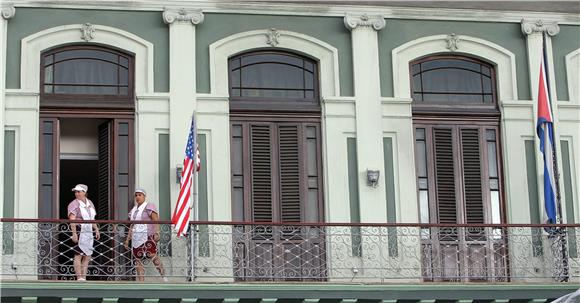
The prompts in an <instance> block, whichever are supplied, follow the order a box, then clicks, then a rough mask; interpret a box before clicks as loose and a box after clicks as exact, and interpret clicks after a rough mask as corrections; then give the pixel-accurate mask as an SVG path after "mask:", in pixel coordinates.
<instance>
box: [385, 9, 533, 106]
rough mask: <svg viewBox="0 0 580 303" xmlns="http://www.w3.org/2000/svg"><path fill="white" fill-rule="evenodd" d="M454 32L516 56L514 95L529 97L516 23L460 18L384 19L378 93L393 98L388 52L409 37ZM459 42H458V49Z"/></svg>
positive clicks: (522, 43) (521, 38) (523, 46)
mask: <svg viewBox="0 0 580 303" xmlns="http://www.w3.org/2000/svg"><path fill="white" fill-rule="evenodd" d="M451 33H456V34H458V35H459V38H460V39H461V35H467V36H472V37H476V38H481V39H485V40H488V41H491V42H493V43H496V44H498V45H500V46H502V47H504V48H506V49H508V50H509V51H511V52H512V53H514V54H515V56H516V72H517V84H518V97H519V99H521V100H530V99H531V96H530V85H529V79H528V76H527V75H528V65H527V51H526V39H525V37H524V35H523V34H522V30H521V26H520V24H519V23H488V22H460V21H425V20H399V19H388V20H387V26H386V27H385V28H384V29H383V30H381V31H380V32H379V52H380V53H379V64H380V72H381V95H382V96H384V97H393V66H392V63H391V62H392V56H391V51H392V50H393V49H394V48H396V47H398V46H400V45H402V44H404V43H407V42H409V41H411V40H415V39H418V38H421V37H425V36H432V35H442V34H444V35H446V34H451ZM460 50H461V42H459V51H460Z"/></svg>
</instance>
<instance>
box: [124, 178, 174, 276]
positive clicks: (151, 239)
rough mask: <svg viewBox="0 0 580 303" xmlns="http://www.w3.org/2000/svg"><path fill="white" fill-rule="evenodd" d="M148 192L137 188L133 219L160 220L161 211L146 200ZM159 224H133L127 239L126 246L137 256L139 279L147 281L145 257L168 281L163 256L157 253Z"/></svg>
mask: <svg viewBox="0 0 580 303" xmlns="http://www.w3.org/2000/svg"><path fill="white" fill-rule="evenodd" d="M146 197H147V194H146V192H145V190H144V189H140V188H138V189H136V190H135V206H133V209H132V210H131V211H130V212H129V220H131V221H159V213H158V212H157V207H156V206H155V204H153V203H150V202H148V201H146ZM159 239H160V237H159V225H158V224H131V226H130V227H129V235H128V236H127V240H125V248H127V249H129V241H131V249H132V252H133V257H134V258H135V269H136V272H137V281H145V276H144V274H145V268H144V267H143V259H146V258H147V259H151V260H152V261H153V264H154V265H155V267H156V268H157V271H159V274H160V275H161V277H163V281H165V282H167V278H166V277H165V269H164V268H163V263H161V258H159V255H157V242H159Z"/></svg>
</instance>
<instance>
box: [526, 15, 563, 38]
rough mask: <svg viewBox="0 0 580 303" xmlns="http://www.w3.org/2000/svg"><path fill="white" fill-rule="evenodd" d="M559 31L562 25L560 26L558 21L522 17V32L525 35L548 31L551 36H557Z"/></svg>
mask: <svg viewBox="0 0 580 303" xmlns="http://www.w3.org/2000/svg"><path fill="white" fill-rule="evenodd" d="M559 32H560V27H559V26H558V22H555V21H552V22H546V21H543V20H541V19H538V20H529V19H522V33H524V35H531V34H543V33H547V34H548V35H550V36H556V35H557V34H558V33H559Z"/></svg>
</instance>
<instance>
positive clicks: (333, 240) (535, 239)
mask: <svg viewBox="0 0 580 303" xmlns="http://www.w3.org/2000/svg"><path fill="white" fill-rule="evenodd" d="M71 222H76V223H77V224H80V223H83V222H84V221H68V220H36V219H2V220H1V225H0V227H1V231H2V232H1V233H0V234H1V235H2V264H1V266H2V268H1V269H2V270H1V279H2V281H3V282H9V281H11V282H12V281H30V282H32V281H39V280H41V281H42V280H49V281H53V280H74V279H75V271H74V268H73V262H72V259H73V255H74V252H73V248H74V243H73V242H72V240H71V239H70V237H71V232H70V226H71V225H70V223H71ZM93 222H97V223H98V225H99V231H100V239H99V240H96V241H95V242H94V248H95V251H94V253H93V259H92V261H91V263H90V265H89V268H88V275H87V279H88V280H97V281H111V282H114V281H119V282H123V283H131V282H132V281H134V280H135V275H136V270H135V265H136V264H135V261H136V259H135V256H133V255H132V251H131V249H130V248H129V249H127V248H125V246H124V245H123V243H124V241H125V239H126V237H127V232H128V230H129V226H130V224H131V222H129V221H93ZM132 223H139V224H149V223H151V222H150V221H146V222H132ZM157 227H158V228H159V231H160V240H159V242H158V243H157V248H158V255H159V256H160V259H161V261H162V263H163V267H164V270H165V275H166V277H167V279H168V280H169V282H170V283H192V282H198V283H206V282H207V283H214V282H221V283H241V282H260V283H289V282H293V283H296V282H302V283H304V282H308V283H322V284H336V283H340V284H344V283H346V284H351V283H352V284H360V283H364V284H393V283H399V284H400V283H415V284H416V283H423V284H429V283H431V284H433V283H447V282H453V283H458V282H460V283H465V282H478V283H494V284H496V283H502V284H510V283H541V284H558V283H561V282H576V283H577V282H578V281H580V258H579V257H578V248H577V246H578V243H579V242H580V230H579V228H580V225H558V226H556V227H555V226H549V225H531V224H528V225H512V224H509V225H507V224H504V225H478V226H474V225H452V226H449V225H437V224H431V225H430V224H331V223H316V224H308V223H304V224H278V223H264V224H257V223H243V222H195V223H192V226H191V227H193V229H194V230H195V233H190V234H189V235H187V236H185V237H179V238H178V237H176V236H175V233H174V232H172V230H171V225H170V222H165V221H161V222H159V223H158V224H157ZM191 229H192V228H190V230H191ZM143 263H144V267H145V273H144V277H145V281H146V282H162V280H161V276H160V274H159V273H158V272H157V270H155V266H154V265H153V264H152V261H151V259H148V258H145V259H144V260H143Z"/></svg>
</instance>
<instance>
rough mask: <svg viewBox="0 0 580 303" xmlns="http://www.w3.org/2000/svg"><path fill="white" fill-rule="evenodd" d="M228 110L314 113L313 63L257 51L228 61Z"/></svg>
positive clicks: (315, 74) (315, 80)
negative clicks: (306, 111)
mask: <svg viewBox="0 0 580 303" xmlns="http://www.w3.org/2000/svg"><path fill="white" fill-rule="evenodd" d="M229 71H230V72H229V81H230V100H231V101H232V104H231V106H230V108H232V109H234V110H235V109H280V110H299V111H303V110H305V109H307V110H313V109H314V110H316V109H319V108H320V106H319V102H318V99H319V97H318V95H319V93H318V69H317V62H316V61H314V60H312V59H309V58H306V57H303V56H299V55H296V54H293V53H287V52H272V51H259V52H250V53H244V54H240V55H237V56H234V57H232V58H230V59H229Z"/></svg>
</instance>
